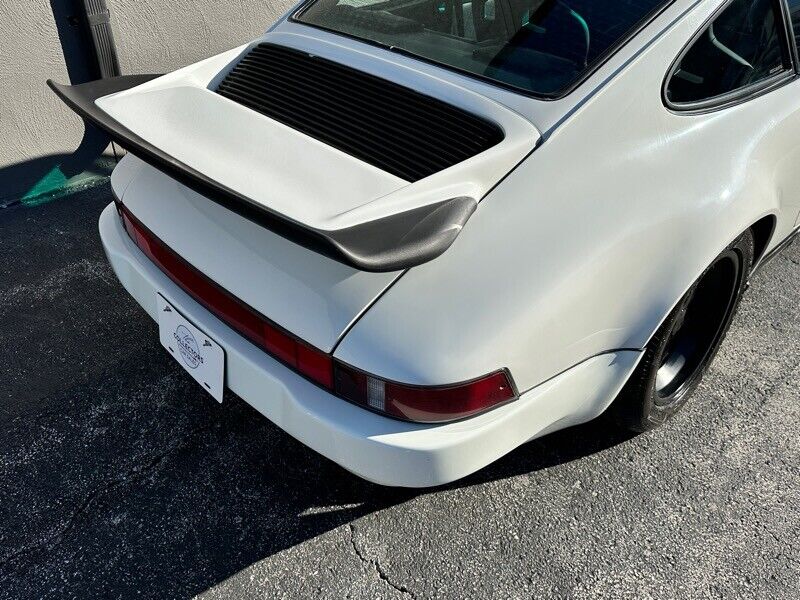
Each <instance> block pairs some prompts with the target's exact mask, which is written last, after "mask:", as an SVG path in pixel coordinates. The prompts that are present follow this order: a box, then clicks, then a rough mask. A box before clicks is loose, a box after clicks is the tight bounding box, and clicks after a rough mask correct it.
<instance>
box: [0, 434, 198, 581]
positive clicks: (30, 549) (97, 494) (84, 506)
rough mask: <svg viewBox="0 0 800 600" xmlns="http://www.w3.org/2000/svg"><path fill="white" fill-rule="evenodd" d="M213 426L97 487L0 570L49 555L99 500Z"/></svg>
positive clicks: (0, 564)
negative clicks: (62, 520)
mask: <svg viewBox="0 0 800 600" xmlns="http://www.w3.org/2000/svg"><path fill="white" fill-rule="evenodd" d="M212 427H213V423H211V424H207V425H203V426H202V427H196V428H195V429H192V430H191V431H190V432H189V433H188V434H186V435H185V436H183V437H182V438H181V439H180V440H178V441H177V442H176V443H174V444H172V445H171V446H170V447H168V448H167V449H166V450H164V451H163V452H160V453H159V454H157V455H155V456H153V457H151V458H150V459H149V460H147V461H146V462H145V463H144V464H141V463H139V464H136V465H134V466H132V467H131V468H130V469H128V470H127V471H126V472H125V474H124V475H122V476H121V477H117V478H115V479H112V480H111V481H109V482H107V483H106V484H105V485H103V486H101V487H99V488H98V489H95V490H94V491H93V492H91V493H90V494H89V495H88V496H87V497H86V499H85V500H84V501H83V502H81V503H80V505H78V507H77V508H76V509H75V511H74V512H73V513H72V514H71V515H70V517H69V518H68V519H67V522H66V524H65V525H64V526H63V527H62V528H61V529H60V531H56V532H54V533H53V534H52V535H50V536H48V537H47V538H46V539H44V540H42V541H41V542H38V543H36V544H33V545H30V546H25V547H23V548H20V549H18V550H16V551H14V552H11V553H10V554H8V555H6V556H5V557H4V558H2V559H1V560H0V570H2V569H3V568H4V567H6V566H7V565H9V564H10V563H12V562H14V561H16V560H18V559H20V558H21V557H23V556H26V555H28V554H32V553H35V552H37V551H39V550H46V551H48V552H52V551H53V550H55V549H56V548H57V547H58V546H59V544H61V543H62V542H63V541H64V539H65V538H66V537H67V535H69V533H70V532H71V531H72V530H73V529H74V527H75V525H76V524H77V522H78V520H79V519H80V518H81V517H82V516H83V515H84V514H86V513H87V512H88V511H89V509H90V508H91V507H92V506H93V505H95V504H96V503H97V501H98V500H99V499H100V498H102V497H103V496H105V495H107V494H108V493H110V492H112V491H113V490H115V489H117V488H120V487H122V486H123V485H125V484H127V483H133V482H135V481H138V480H140V479H142V478H143V477H145V476H146V475H147V474H149V473H151V472H152V471H154V470H155V469H157V468H158V467H159V466H160V465H161V464H163V463H164V461H165V459H166V458H167V457H169V456H170V455H171V454H173V453H175V452H178V451H180V450H182V449H183V448H185V447H186V446H188V445H189V441H190V440H191V439H192V438H194V437H196V436H197V435H199V434H201V433H204V432H206V431H209V430H210V429H212ZM9 576H10V573H6V574H5V575H3V576H2V578H0V581H5V580H6V579H8V577H9Z"/></svg>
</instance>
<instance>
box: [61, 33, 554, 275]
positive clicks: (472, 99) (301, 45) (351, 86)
mask: <svg viewBox="0 0 800 600" xmlns="http://www.w3.org/2000/svg"><path fill="white" fill-rule="evenodd" d="M133 83H136V84H138V85H135V86H134V87H130V89H125V86H124V82H119V89H118V90H116V91H114V83H113V82H112V83H109V84H107V85H106V86H105V88H104V87H103V86H99V87H98V86H95V87H94V88H91V87H89V88H87V87H84V86H72V87H71V88H69V87H67V86H59V85H57V84H53V87H54V89H56V91H57V92H58V93H59V94H60V95H61V96H62V98H64V99H65V101H67V103H68V104H69V105H70V106H72V107H73V108H74V109H75V110H76V111H77V112H79V114H81V115H83V116H84V117H86V118H88V119H90V120H91V121H93V122H94V123H96V124H98V125H100V126H101V127H103V128H104V129H106V130H107V131H109V132H110V133H111V134H112V137H114V138H115V139H117V140H118V141H120V142H121V143H122V145H123V146H126V147H127V148H128V149H129V150H131V151H133V152H134V153H136V154H137V155H139V156H140V157H142V158H143V159H144V160H146V161H148V162H150V163H152V164H154V165H156V166H157V167H158V168H159V169H161V170H163V171H165V172H167V173H169V174H170V175H172V176H173V177H176V178H177V179H179V180H180V181H182V182H183V183H186V184H187V185H188V186H189V187H192V188H193V189H195V190H197V191H201V192H202V193H204V194H205V195H207V196H208V197H209V198H211V199H214V200H220V198H221V199H222V200H223V202H222V203H223V204H224V205H226V206H227V207H228V208H232V209H234V210H236V211H237V212H240V214H244V215H246V216H247V217H248V218H251V219H254V220H258V219H257V218H254V214H255V216H256V217H257V216H258V215H263V216H265V218H266V225H267V227H270V228H272V229H273V230H278V229H281V228H279V227H273V225H274V224H275V223H274V222H275V221H277V222H278V224H279V225H281V226H282V229H281V235H284V236H285V237H288V238H289V239H293V240H294V241H296V242H298V243H301V244H303V245H305V246H306V247H314V248H315V249H317V250H320V251H323V252H325V253H327V254H328V255H329V256H333V257H334V258H336V259H337V260H340V261H342V262H345V263H347V264H350V265H352V266H355V267H357V268H360V269H363V270H369V271H393V270H397V269H403V268H408V267H411V266H414V265H416V264H421V263H422V262H426V261H428V260H432V259H433V258H435V257H436V256H438V255H439V254H441V253H442V252H444V251H445V250H446V249H447V248H448V247H449V246H450V244H452V243H453V241H454V240H455V238H456V237H457V235H458V233H459V232H460V231H461V228H462V227H463V226H464V224H465V223H466V221H467V219H468V218H469V216H470V215H471V214H472V212H473V211H474V210H475V207H476V205H477V203H478V202H479V201H480V200H481V199H482V198H483V196H484V195H485V194H486V193H487V192H488V191H489V190H490V189H491V188H492V187H493V186H494V185H496V184H497V182H498V181H500V179H502V177H504V176H505V175H506V174H507V173H508V172H509V171H510V170H511V169H513V168H514V167H515V166H516V165H517V164H518V163H519V162H520V161H521V160H522V159H523V158H524V157H525V156H526V155H527V154H528V153H530V152H531V151H532V150H533V148H534V147H535V145H536V144H537V142H538V140H539V138H540V135H539V132H538V131H537V130H536V129H535V127H534V126H533V125H532V124H531V123H530V122H529V121H528V120H526V119H524V118H523V117H521V116H519V115H518V114H517V113H515V112H513V111H511V110H509V109H507V108H505V107H503V106H501V105H500V104H498V103H497V102H495V101H493V100H490V99H488V98H486V97H484V96H482V95H480V94H477V93H475V92H473V91H471V90H467V89H466V88H463V87H460V86H458V85H456V84H454V83H452V82H447V81H444V80H441V79H438V78H436V77H434V76H432V75H430V74H428V73H424V72H422V71H417V70H415V69H412V68H409V67H408V66H404V65H401V64H398V63H395V62H392V61H390V60H379V59H376V58H375V57H373V56H369V55H367V54H363V53H360V52H358V51H356V50H353V49H351V48H346V47H344V46H341V45H337V44H334V43H331V42H329V41H323V40H321V39H318V38H315V37H313V36H305V35H298V34H294V33H285V32H284V33H281V32H272V33H269V34H267V35H265V36H264V37H263V38H262V39H260V40H258V41H257V42H254V43H253V44H251V45H249V46H247V47H244V48H240V49H237V50H233V51H230V52H227V53H224V54H221V55H219V56H217V57H213V58H211V59H208V60H206V61H203V62H201V63H198V64H196V65H192V66H190V67H187V68H185V69H181V70H179V71H176V72H174V73H171V74H169V75H165V76H162V77H158V78H155V79H152V80H150V81H146V82H144V83H141V81H138V80H137V81H133ZM87 85H88V84H87ZM104 90H105V93H103V92H104ZM120 90H121V91H120ZM240 209H241V210H240ZM261 222H262V224H265V221H264V220H262V221H261ZM307 238H308V239H312V240H313V241H315V242H319V243H318V244H316V245H315V243H310V242H309V241H308V239H307Z"/></svg>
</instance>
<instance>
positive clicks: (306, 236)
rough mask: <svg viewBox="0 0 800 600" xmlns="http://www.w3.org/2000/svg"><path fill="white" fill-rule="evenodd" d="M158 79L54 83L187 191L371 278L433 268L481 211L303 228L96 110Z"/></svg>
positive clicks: (441, 207)
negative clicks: (107, 98)
mask: <svg viewBox="0 0 800 600" xmlns="http://www.w3.org/2000/svg"><path fill="white" fill-rule="evenodd" d="M157 77H159V75H126V76H123V77H112V78H108V79H101V80H97V81H92V82H89V83H84V84H79V85H62V84H59V83H56V82H54V81H52V80H48V82H47V84H48V85H49V86H50V87H51V88H52V90H53V91H54V92H55V93H56V94H57V95H58V96H59V97H60V98H61V99H62V100H63V101H64V103H65V104H66V105H67V106H68V107H69V108H71V109H72V110H73V111H75V112H76V113H77V114H78V115H80V116H81V117H82V118H83V119H84V120H86V121H87V122H89V123H91V124H92V125H95V126H97V127H99V128H100V129H102V130H103V131H105V132H106V133H107V134H108V135H109V136H110V137H111V139H112V140H113V141H115V142H117V143H119V144H120V146H122V147H123V148H125V149H126V150H128V151H129V152H131V153H132V154H134V155H136V156H137V157H139V158H140V159H142V160H143V161H145V162H147V163H149V164H151V165H152V166H154V167H155V168H157V169H159V170H160V171H162V172H164V173H165V174H167V175H169V176H171V177H172V178H174V179H176V180H177V181H179V182H180V183H182V184H184V185H186V186H187V187H189V188H191V189H193V190H195V191H196V192H198V193H200V194H202V195H204V196H205V197H207V198H209V199H210V200H212V201H214V202H216V203H218V204H221V205H222V206H225V207H226V208H228V209H229V210H232V211H234V212H236V213H238V214H240V215H242V216H243V217H245V218H247V219H249V220H251V221H254V222H256V223H259V224H260V225H262V226H264V227H266V228H267V229H269V230H271V231H273V232H275V233H277V234H279V235H281V236H283V237H285V238H287V239H289V240H291V241H293V242H295V243H297V244H299V245H301V246H304V247H306V248H309V249H311V250H314V251H316V252H319V253H322V254H324V255H326V256H328V257H330V258H332V259H334V260H337V261H339V262H342V263H344V264H347V265H350V266H352V267H355V268H357V269H360V270H363V271H372V272H388V271H398V270H403V269H407V268H410V267H414V266H417V265H420V264H423V263H426V262H428V261H430V260H433V259H434V258H436V257H438V256H440V255H441V254H442V253H444V252H445V251H446V250H447V249H448V248H449V247H450V246H451V245H452V243H453V242H454V241H455V239H456V237H458V235H459V233H460V232H461V229H462V228H463V226H464V225H465V224H466V222H467V220H468V219H469V218H470V216H471V215H472V213H473V212H474V211H475V209H476V207H477V200H476V199H474V198H468V197H458V198H451V199H448V200H444V201H441V202H437V203H433V204H429V205H426V206H421V207H416V208H413V209H410V210H406V211H404V212H398V213H395V214H391V215H389V216H385V217H381V218H378V219H375V220H372V221H368V222H365V223H362V224H359V225H354V226H350V227H347V228H344V229H339V230H323V229H318V228H315V227H312V226H309V225H306V224H303V223H300V222H298V221H296V220H294V219H291V218H289V217H287V216H285V215H283V214H280V213H279V212H277V211H274V210H271V209H270V208H269V207H267V206H264V205H263V204H260V203H257V202H255V201H253V200H252V199H250V198H247V197H246V196H244V195H242V194H240V193H238V192H236V191H235V190H232V189H230V188H229V187H227V186H225V185H223V184H221V183H219V182H217V181H215V180H213V179H211V178H210V177H208V176H206V175H204V174H203V173H201V172H199V171H197V170H195V169H193V168H192V167H190V166H188V165H186V164H184V163H183V162H181V161H179V160H177V159H176V158H174V157H173V156H170V155H169V154H167V153H166V152H164V151H162V150H160V149H159V148H157V147H155V146H154V145H153V144H151V143H149V142H148V141H147V140H145V139H143V138H141V137H140V136H138V135H137V134H136V133H134V132H133V131H131V130H130V129H128V128H127V127H125V126H124V125H123V124H121V123H120V122H119V121H117V120H115V119H114V118H112V117H111V116H110V115H108V114H107V113H106V112H105V111H103V110H102V109H100V107H99V106H98V105H97V104H96V100H98V99H99V98H102V97H104V96H109V95H111V94H115V93H118V92H123V91H126V90H129V89H131V88H134V87H137V86H139V85H142V84H144V83H147V82H149V81H151V80H153V79H155V78H157Z"/></svg>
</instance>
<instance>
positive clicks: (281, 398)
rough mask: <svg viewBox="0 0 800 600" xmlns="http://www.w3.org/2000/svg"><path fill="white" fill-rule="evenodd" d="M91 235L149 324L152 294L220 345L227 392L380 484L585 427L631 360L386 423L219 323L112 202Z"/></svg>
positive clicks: (437, 473) (472, 466)
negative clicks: (510, 398) (444, 415)
mask: <svg viewBox="0 0 800 600" xmlns="http://www.w3.org/2000/svg"><path fill="white" fill-rule="evenodd" d="M100 236H101V238H102V240H103V246H104V248H105V251H106V255H107V256H108V259H109V261H110V263H111V266H112V268H113V269H114V272H115V273H116V275H117V277H118V278H119V280H120V282H121V283H122V285H123V286H124V287H125V289H126V290H127V291H128V293H130V294H131V296H133V298H134V299H135V300H136V301H137V302H138V303H139V304H140V305H141V306H142V307H143V308H144V309H145V310H146V311H147V313H148V314H149V315H150V316H151V317H152V318H153V319H157V308H156V292H159V293H161V294H162V295H163V296H164V297H166V298H167V299H168V300H169V301H170V302H171V303H172V304H173V305H174V306H176V307H177V308H178V309H179V310H180V311H181V312H182V313H183V314H184V315H185V316H186V317H187V318H189V319H190V320H191V321H193V322H194V323H195V324H196V325H197V326H198V327H199V328H200V329H202V330H203V331H205V332H207V333H208V335H210V336H211V337H213V338H214V339H215V340H216V341H217V342H218V343H219V344H220V345H221V346H222V347H223V349H224V350H225V355H226V373H225V377H226V385H227V387H229V388H230V389H231V390H232V391H233V392H234V393H236V394H237V395H238V396H240V397H241V398H242V399H243V400H245V401H246V402H247V403H248V404H250V405H251V406H253V407H254V408H255V409H256V410H258V411H259V412H260V413H261V414H263V415H264V416H265V417H267V418H268V419H269V420H270V421H272V422H273V423H275V424H276V425H277V426H278V427H280V428H281V429H283V430H284V431H286V432H287V433H289V434H290V435H291V436H293V437H295V438H296V439H298V440H299V441H301V442H302V443H304V444H305V445H307V446H309V447H310V448H312V449H313V450H316V451H317V452H319V453H320V454H322V455H323V456H326V457H327V458H329V459H331V460H333V461H334V462H336V463H338V464H339V465H341V466H342V467H344V468H345V469H347V470H349V471H351V472H353V473H355V474H356V475H358V476H360V477H362V478H364V479H367V480H369V481H373V482H375V483H378V484H381V485H390V486H402V487H430V486H435V485H441V484H445V483H449V482H451V481H454V480H456V479H459V478H461V477H464V476H466V475H469V474H470V473H473V472H474V471H477V470H478V469H480V468H482V467H484V466H486V465H487V464H489V463H491V462H493V461H494V460H496V459H498V458H500V457H501V456H503V455H504V454H506V453H508V452H509V451H511V450H513V449H514V448H516V447H517V446H519V445H520V444H523V443H524V442H526V441H528V440H530V439H532V438H535V437H538V436H540V435H543V434H545V433H548V432H550V431H554V430H556V429H561V428H563V427H568V426H570V425H574V424H578V423H581V422H585V421H588V420H591V419H593V418H594V417H596V416H597V415H599V414H600V413H602V412H603V411H604V410H605V408H606V407H607V406H608V404H609V403H610V402H611V400H612V399H613V398H614V396H615V395H616V394H617V392H618V391H619V389H620V388H621V387H622V385H623V384H624V382H625V381H626V380H627V378H628V376H629V375H630V373H631V372H632V371H633V369H634V368H635V366H636V363H637V362H638V360H639V357H640V353H638V352H618V353H612V354H606V355H602V356H598V357H595V358H592V359H589V360H587V361H585V362H583V363H581V364H580V365H578V366H576V367H574V368H572V369H570V370H569V371H567V372H566V373H563V374H561V375H559V376H558V377H556V378H554V379H552V380H550V381H549V382H547V383H545V384H542V385H541V386H538V387H537V388H534V389H533V390H531V391H529V392H527V393H525V394H523V395H522V397H521V398H520V399H519V400H518V401H516V402H514V403H512V404H509V405H506V406H503V407H501V408H498V409H496V410H494V411H491V412H489V413H486V414H484V415H480V416H478V417H474V418H472V419H468V420H465V421H461V422H458V423H449V424H445V425H416V424H413V423H405V422H400V421H395V420H393V419H388V418H386V417H382V416H380V415H377V414H374V413H371V412H369V411H366V410H364V409H362V408H359V407H357V406H354V405H351V404H348V403H347V402H345V401H343V400H341V399H339V398H336V397H334V396H333V395H331V394H329V393H327V392H326V391H324V390H322V389H320V388H318V387H316V386H315V385H313V384H311V383H310V382H308V381H306V380H305V379H303V378H302V377H300V376H299V375H297V374H295V373H294V372H293V371H291V370H290V369H288V368H287V367H285V366H284V365H282V364H281V363H279V362H278V361H276V360H274V359H273V358H271V357H270V356H268V355H267V354H265V353H264V352H262V351H261V350H259V349H258V348H256V347H255V346H253V345H252V344H250V343H249V342H248V341H246V340H245V339H244V338H243V337H241V336H240V335H239V334H238V333H236V332H235V331H233V330H232V329H230V328H229V327H228V326H227V325H225V324H224V323H222V322H221V321H219V320H218V319H217V318H216V317H214V316H213V315H212V314H211V313H209V312H208V311H207V310H206V309H204V308H203V307H201V306H200V305H199V304H197V303H196V302H195V301H194V300H193V299H192V298H190V297H189V296H188V295H187V294H186V293H185V292H183V291H182V290H181V289H180V288H179V287H177V286H176V285H175V284H174V283H172V281H171V280H169V279H168V278H167V277H166V275H164V274H163V273H162V272H161V271H160V270H159V269H158V268H157V267H156V266H155V265H153V264H152V263H151V262H150V261H149V260H148V259H147V258H146V257H145V256H144V254H142V253H141V252H140V251H139V249H138V248H137V247H136V246H135V245H134V244H133V242H132V241H131V240H130V239H129V238H128V236H127V234H126V233H125V231H124V229H123V227H122V225H121V223H120V220H119V218H118V217H117V213H116V210H115V209H114V206H113V204H111V205H109V206H108V207H107V208H106V209H105V210H104V211H103V214H102V216H101V217H100ZM165 355H166V353H165Z"/></svg>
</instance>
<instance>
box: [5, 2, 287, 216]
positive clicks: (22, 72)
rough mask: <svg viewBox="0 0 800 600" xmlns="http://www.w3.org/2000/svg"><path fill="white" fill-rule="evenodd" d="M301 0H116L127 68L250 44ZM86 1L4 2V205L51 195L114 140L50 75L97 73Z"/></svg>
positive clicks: (83, 172) (185, 60) (76, 78)
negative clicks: (88, 120) (89, 127)
mask: <svg viewBox="0 0 800 600" xmlns="http://www.w3.org/2000/svg"><path fill="white" fill-rule="evenodd" d="M293 3H294V2H293V1H292V0H225V1H224V2H220V1H219V0H109V8H110V10H111V17H112V25H113V28H114V35H115V37H116V41H117V50H118V53H119V59H120V64H121V67H122V72H123V73H128V74H129V73H153V72H156V73H158V72H166V71H169V70H173V69H175V68H177V67H180V66H183V65H187V64H190V63H192V62H195V61H197V60H200V59H202V58H205V57H207V56H211V55H213V54H216V53H217V52H220V51H222V50H225V49H228V48H232V47H234V46H237V45H239V44H241V43H244V42H246V41H248V40H250V39H252V38H254V37H256V36H257V35H259V34H260V33H261V32H263V31H264V30H265V29H266V28H267V27H268V26H269V25H270V24H271V23H272V22H274V21H275V20H276V19H277V18H278V17H279V16H280V15H281V14H282V13H283V12H284V11H285V10H287V9H288V8H289V7H290V6H291V5H292V4H293ZM79 7H80V2H78V1H77V0H34V1H31V0H24V1H20V0H0V84H2V85H0V203H2V202H3V201H7V200H9V199H12V198H20V197H24V196H27V197H33V196H37V195H39V194H42V193H48V192H50V191H53V190H56V189H58V188H59V187H63V186H66V185H69V184H70V183H74V182H76V181H82V180H85V178H86V176H87V174H91V173H93V172H96V173H98V174H102V173H104V172H105V170H106V167H107V162H108V161H105V163H104V161H102V160H100V161H98V160H97V159H98V157H100V156H101V155H102V154H103V150H104V149H105V146H106V144H105V140H104V139H103V138H102V137H100V136H98V135H94V134H90V135H85V130H84V126H83V123H82V122H81V121H80V120H79V119H78V118H77V117H76V116H75V115H74V114H72V113H71V112H70V111H69V110H68V109H67V108H66V107H65V106H63V105H62V104H61V103H60V101H59V100H58V99H57V98H56V97H55V96H54V95H53V94H52V92H50V90H49V89H48V88H47V87H46V85H45V81H46V80H47V79H48V78H53V79H56V80H59V81H72V82H73V83H77V82H80V81H86V80H88V79H90V78H91V70H90V69H91V68H90V67H89V66H88V65H87V61H88V60H89V58H88V56H87V54H88V52H89V49H88V48H87V47H86V43H85V42H84V41H82V40H83V33H82V31H81V27H80V24H79V23H77V22H76V21H75V20H74V18H72V17H74V15H77V14H79V10H80V8H79Z"/></svg>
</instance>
